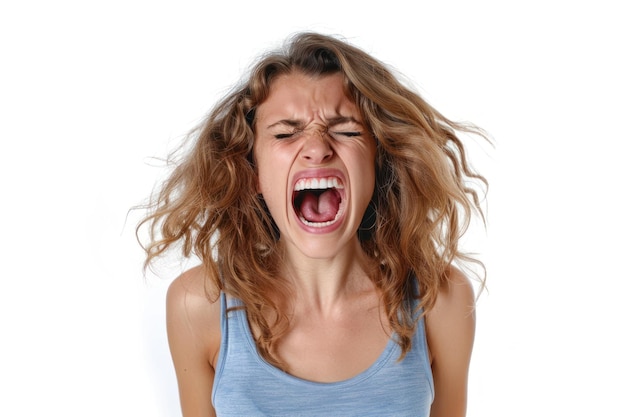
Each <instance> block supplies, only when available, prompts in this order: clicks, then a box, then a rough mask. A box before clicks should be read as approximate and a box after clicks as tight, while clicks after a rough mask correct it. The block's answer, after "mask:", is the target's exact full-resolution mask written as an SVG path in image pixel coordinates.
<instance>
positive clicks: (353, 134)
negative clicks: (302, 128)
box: [274, 132, 362, 139]
mask: <svg viewBox="0 0 626 417" xmlns="http://www.w3.org/2000/svg"><path fill="white" fill-rule="evenodd" d="M296 133H300V132H293V133H279V134H277V135H274V138H275V139H289V138H291V137H293V135H295V134H296ZM329 133H330V134H331V135H341V136H345V137H348V138H353V137H357V136H361V134H362V133H361V132H329Z"/></svg>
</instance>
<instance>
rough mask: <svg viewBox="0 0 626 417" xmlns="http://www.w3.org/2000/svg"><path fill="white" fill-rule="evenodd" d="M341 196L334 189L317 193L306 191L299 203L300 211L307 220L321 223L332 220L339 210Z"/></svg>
mask: <svg viewBox="0 0 626 417" xmlns="http://www.w3.org/2000/svg"><path fill="white" fill-rule="evenodd" d="M340 202H341V197H340V196H339V193H337V191H335V190H327V191H324V192H323V193H321V194H319V196H318V195H317V194H316V193H313V192H310V191H306V192H304V195H303V197H302V203H301V204H300V213H301V214H302V216H304V218H305V219H306V220H307V221H310V222H315V223H321V222H328V221H331V220H333V219H334V218H335V217H336V216H337V212H338V211H339V203H340Z"/></svg>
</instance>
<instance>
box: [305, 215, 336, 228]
mask: <svg viewBox="0 0 626 417" xmlns="http://www.w3.org/2000/svg"><path fill="white" fill-rule="evenodd" d="M300 220H302V223H304V224H306V225H307V226H310V227H318V228H322V227H326V226H330V225H331V224H333V223H335V222H336V221H337V217H335V218H334V219H333V220H330V221H327V222H320V223H317V222H310V221H308V220H307V219H305V218H304V217H302V216H300Z"/></svg>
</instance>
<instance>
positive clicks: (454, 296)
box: [426, 267, 476, 360]
mask: <svg viewBox="0 0 626 417" xmlns="http://www.w3.org/2000/svg"><path fill="white" fill-rule="evenodd" d="M474 308H475V299H474V289H473V286H472V283H471V282H470V280H469V279H468V278H467V277H466V276H465V274H463V273H462V272H461V271H460V270H459V269H457V268H454V267H450V268H449V269H448V271H447V275H446V280H445V282H444V283H443V284H442V286H441V288H440V290H439V293H438V294H437V299H436V300H435V304H434V305H433V308H432V309H431V310H430V311H428V312H427V313H426V323H427V332H428V338H429V340H428V341H429V345H431V348H432V349H433V350H434V351H433V352H431V353H432V354H433V355H435V356H436V354H437V351H436V350H435V349H436V348H437V347H438V345H440V344H445V343H446V342H447V341H448V340H449V339H451V338H454V339H456V340H457V341H459V340H458V339H463V338H464V339H468V340H467V341H468V342H473V338H474V328H475V322H476V319H475V311H474ZM439 342H441V343H439ZM441 347H443V346H441ZM431 359H433V360H436V357H432V358H431Z"/></svg>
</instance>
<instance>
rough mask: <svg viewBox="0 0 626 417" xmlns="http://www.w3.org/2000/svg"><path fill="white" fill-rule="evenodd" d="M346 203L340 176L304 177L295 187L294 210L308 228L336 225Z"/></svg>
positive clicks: (293, 196)
mask: <svg viewBox="0 0 626 417" xmlns="http://www.w3.org/2000/svg"><path fill="white" fill-rule="evenodd" d="M344 201H345V192H344V186H343V182H342V180H341V178H339V177H338V176H333V175H329V176H319V177H303V178H300V179H298V180H297V181H296V183H295V185H294V191H293V195H292V203H293V208H294V211H295V212H296V214H297V216H298V218H299V219H300V221H301V222H302V223H303V224H304V225H306V226H308V227H313V228H317V229H322V228H326V227H329V226H332V225H334V224H335V223H336V222H337V221H338V219H339V218H340V217H341V215H342V214H343V211H344V210H343V208H344V204H343V203H344Z"/></svg>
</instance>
